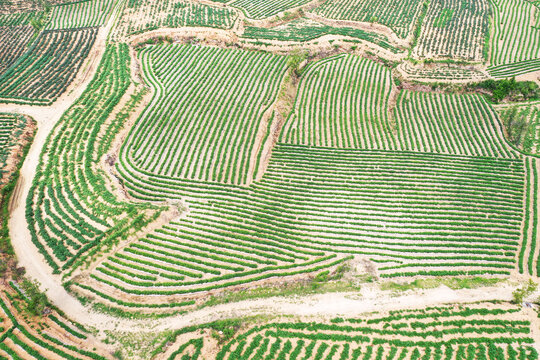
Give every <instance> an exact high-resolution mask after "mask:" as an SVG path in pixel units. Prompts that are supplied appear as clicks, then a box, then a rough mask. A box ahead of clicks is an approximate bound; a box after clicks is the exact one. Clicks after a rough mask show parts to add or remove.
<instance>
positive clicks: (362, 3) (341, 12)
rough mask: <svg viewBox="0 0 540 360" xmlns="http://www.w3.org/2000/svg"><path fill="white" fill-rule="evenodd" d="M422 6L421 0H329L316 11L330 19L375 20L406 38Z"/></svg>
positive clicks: (315, 11)
mask: <svg viewBox="0 0 540 360" xmlns="http://www.w3.org/2000/svg"><path fill="white" fill-rule="evenodd" d="M421 7H422V1H420V0H408V1H401V0H389V1H387V0H328V1H326V2H324V4H323V5H321V6H319V7H318V8H316V9H315V10H314V13H316V14H317V15H321V16H323V17H326V18H329V19H336V20H351V21H361V22H375V23H378V24H382V25H386V26H388V27H389V28H390V29H392V30H393V31H394V32H395V33H396V34H397V35H398V36H399V37H400V38H406V37H408V36H409V35H410V34H411V32H412V28H413V25H414V23H415V21H416V19H417V18H418V15H419V13H420V9H421Z"/></svg>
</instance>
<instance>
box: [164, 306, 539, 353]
mask: <svg viewBox="0 0 540 360" xmlns="http://www.w3.org/2000/svg"><path fill="white" fill-rule="evenodd" d="M309 320H313V319H309V318H308V319H306V320H305V321H302V320H296V322H294V321H290V320H287V319H283V320H282V321H273V322H267V323H263V324H258V325H251V326H250V327H249V328H248V329H247V330H243V331H242V332H241V333H240V334H239V335H238V336H236V338H235V339H234V340H232V341H230V342H228V343H227V344H226V345H225V346H223V349H222V350H221V351H219V352H218V354H217V355H216V356H215V358H216V359H219V360H222V359H251V358H252V359H269V360H274V359H276V360H277V359H343V360H346V359H405V358H411V359H429V358H436V359H454V358H455V359H478V358H490V359H493V358H499V359H512V358H522V359H531V360H532V359H536V358H538V353H537V351H536V350H535V348H534V347H533V346H532V343H533V339H532V338H531V328H532V327H533V325H532V324H531V323H530V321H529V320H527V319H526V316H524V314H522V313H520V312H519V308H516V307H507V306H503V305H499V304H488V303H484V304H467V305H461V306H445V307H431V308H427V309H415V310H403V311H390V312H388V313H384V314H383V313H375V314H366V315H365V316H363V317H359V318H334V319H331V320H330V321H321V320H318V321H317V320H315V321H309ZM197 335H198V334H196V333H195V332H193V334H192V335H191V336H190V339H189V340H187V341H186V340H184V342H180V341H177V342H176V344H178V345H176V344H175V346H171V347H170V348H169V349H170V350H169V349H168V351H166V352H165V355H169V357H165V356H164V357H163V358H164V359H166V358H168V359H177V358H181V357H182V356H183V357H184V358H190V359H202V358H203V355H201V353H203V352H204V353H205V354H207V353H208V350H207V348H208V346H209V344H208V338H207V337H197ZM173 349H174V351H171V350H173Z"/></svg>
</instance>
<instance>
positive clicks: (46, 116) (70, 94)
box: [0, 3, 121, 322]
mask: <svg viewBox="0 0 540 360" xmlns="http://www.w3.org/2000/svg"><path fill="white" fill-rule="evenodd" d="M119 5H121V4H120V3H119ZM119 5H117V6H119ZM117 10H118V7H117V9H116V10H115V12H114V13H113V14H114V15H112V16H111V18H110V19H109V22H108V24H107V25H106V26H105V27H103V28H101V29H100V30H99V32H98V35H97V38H96V41H95V43H94V46H93V48H92V50H91V52H90V54H89V56H88V59H87V60H86V61H85V62H84V64H83V66H82V67H81V71H80V72H79V74H78V75H77V77H76V78H75V79H74V81H73V84H72V85H71V86H70V87H69V88H68V90H67V91H66V93H65V94H64V95H63V96H62V97H60V99H59V100H58V101H56V102H55V103H54V104H53V105H51V106H47V107H40V106H30V105H16V104H0V112H11V113H19V114H24V115H29V116H31V117H33V118H34V119H35V120H36V122H37V127H38V130H37V132H36V136H35V138H34V142H33V143H32V146H31V147H30V150H29V152H28V155H27V157H26V159H25V161H24V164H23V166H22V168H21V173H20V177H19V180H18V182H17V185H16V188H15V191H14V195H13V197H12V199H11V203H10V209H11V211H12V212H11V217H10V220H9V224H8V225H9V232H10V236H11V241H12V244H13V247H14V249H15V253H16V255H17V260H18V262H19V264H20V265H21V266H23V267H24V268H25V269H26V273H27V274H28V275H29V276H30V277H32V278H34V279H36V280H38V281H39V282H40V283H41V285H42V288H43V289H47V296H48V297H49V299H50V300H51V301H52V302H53V303H54V304H55V305H57V306H58V307H59V308H62V309H63V310H64V311H65V312H66V313H68V314H71V315H75V314H77V313H78V312H81V311H82V312H86V313H87V311H86V310H85V308H84V307H83V306H82V305H81V304H80V303H79V301H77V300H76V299H75V298H74V297H72V296H71V295H69V294H68V293H67V292H66V291H65V289H64V288H63V287H62V285H61V284H62V282H61V279H60V277H59V276H58V275H53V274H52V270H51V268H50V267H49V266H48V265H47V264H46V263H45V261H44V259H43V256H42V255H41V254H40V253H39V252H38V250H37V248H36V247H35V246H34V244H33V243H32V238H31V235H30V231H29V230H28V224H27V222H26V216H25V209H26V198H27V197H28V193H29V191H30V187H31V185H32V180H33V179H34V177H35V175H36V168H37V166H38V164H39V156H40V154H41V150H42V149H43V146H44V145H45V142H46V141H47V137H48V135H49V134H50V133H51V131H52V130H53V128H54V126H55V125H56V123H57V122H58V121H59V120H60V118H61V117H62V115H63V114H64V112H65V111H66V110H67V109H68V108H69V107H70V106H71V105H72V104H73V103H74V102H75V100H76V99H78V98H79V96H81V94H82V93H83V92H84V90H85V89H86V87H87V86H88V84H89V83H90V81H91V80H92V79H93V77H94V74H95V73H96V70H97V68H98V64H99V62H100V60H101V58H102V56H103V54H104V52H105V47H106V42H107V36H108V34H109V32H110V30H111V28H112V26H113V24H114V21H115V17H116V11H117ZM74 317H75V316H74ZM92 317H93V318H94V319H95V320H96V321H98V320H99V321H101V322H106V321H108V320H110V319H109V318H108V317H105V316H104V317H100V316H96V315H94V314H92Z"/></svg>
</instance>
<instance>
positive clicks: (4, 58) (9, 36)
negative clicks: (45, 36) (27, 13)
mask: <svg viewBox="0 0 540 360" xmlns="http://www.w3.org/2000/svg"><path fill="white" fill-rule="evenodd" d="M33 33H34V30H33V29H32V27H31V26H28V25H22V26H0V76H2V74H3V73H4V72H5V71H6V70H7V69H8V68H9V67H10V66H11V65H12V64H13V63H14V62H15V61H17V59H18V58H19V57H20V56H21V55H22V54H23V53H24V50H25V48H26V45H27V44H28V42H29V41H30V38H31V37H32V34H33Z"/></svg>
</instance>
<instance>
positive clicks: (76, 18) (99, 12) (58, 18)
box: [46, 0, 116, 30]
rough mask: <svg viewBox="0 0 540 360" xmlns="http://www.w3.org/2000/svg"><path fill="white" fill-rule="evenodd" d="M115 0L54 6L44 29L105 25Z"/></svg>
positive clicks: (88, 1) (97, 0)
mask: <svg viewBox="0 0 540 360" xmlns="http://www.w3.org/2000/svg"><path fill="white" fill-rule="evenodd" d="M115 2H116V0H87V1H77V2H73V3H68V4H65V5H58V6H55V7H54V8H53V10H52V15H51V20H50V21H49V23H48V24H47V27H46V29H48V30H52V29H70V28H82V27H93V26H102V25H105V23H106V21H107V19H108V17H109V15H111V13H112V9H113V7H114V5H115Z"/></svg>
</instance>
